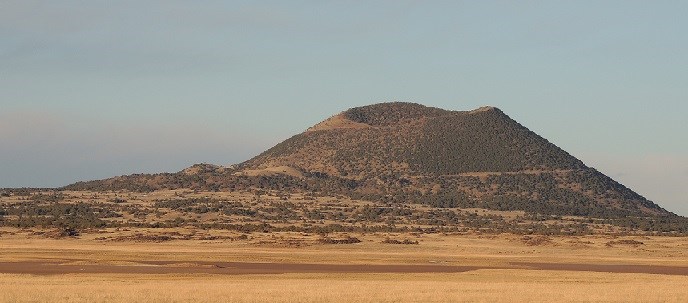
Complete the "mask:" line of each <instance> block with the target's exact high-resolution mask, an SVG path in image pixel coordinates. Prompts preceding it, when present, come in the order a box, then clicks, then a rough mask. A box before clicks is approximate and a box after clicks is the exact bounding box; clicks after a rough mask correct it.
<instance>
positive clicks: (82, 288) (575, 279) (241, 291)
mask: <svg viewBox="0 0 688 303" xmlns="http://www.w3.org/2000/svg"><path fill="white" fill-rule="evenodd" d="M686 282H688V279H686V277H683V276H681V277H679V276H663V275H648V274H612V273H590V272H564V271H532V270H520V269H516V270H477V271H473V272H468V273H460V274H336V275H335V274H286V275H247V276H131V275H106V276H80V275H68V276H30V275H0V286H2V289H3V291H2V292H1V293H0V300H2V301H3V302H457V301H473V302H534V301H539V302H561V301H578V302H581V301H599V302H660V301H661V302H686V300H688V293H686V290H685V285H686Z"/></svg>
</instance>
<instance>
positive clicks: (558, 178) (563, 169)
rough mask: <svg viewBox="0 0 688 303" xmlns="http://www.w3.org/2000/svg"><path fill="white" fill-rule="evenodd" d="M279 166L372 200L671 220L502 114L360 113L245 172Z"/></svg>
mask: <svg viewBox="0 0 688 303" xmlns="http://www.w3.org/2000/svg"><path fill="white" fill-rule="evenodd" d="M271 167H290V168H291V169H293V170H297V171H300V172H302V173H303V174H305V175H311V176H318V177H320V178H337V179H345V180H350V181H352V182H355V184H356V188H355V189H354V190H353V192H354V193H357V194H359V195H364V196H367V197H369V198H371V199H390V200H394V201H397V202H405V201H409V200H410V201H414V202H419V203H426V204H431V205H435V206H442V207H483V208H488V209H499V210H526V211H532V212H538V213H547V214H560V215H580V216H592V215H594V216H597V217H618V216H626V215H631V214H633V215H644V214H650V215H654V214H667V213H668V212H666V211H665V210H663V209H662V208H660V207H659V206H657V205H656V204H654V203H652V202H650V201H648V200H647V199H645V198H643V197H642V196H640V195H638V194H636V193H634V192H633V191H631V190H630V189H628V188H626V187H624V186H622V185H621V184H619V183H617V182H615V181H614V180H612V179H610V178H609V177H607V176H605V175H603V174H601V173H599V172H597V171H596V170H594V169H592V168H589V167H587V166H586V165H585V164H583V163H582V162H581V161H580V160H578V159H576V158H575V157H573V156H571V155H570V154H568V153H567V152H565V151H564V150H562V149H560V148H558V147H557V146H555V145H554V144H552V143H550V142H549V141H547V140H546V139H544V138H542V137H540V136H538V135H537V134H535V133H533V132H532V131H530V130H528V129H527V128H526V127H524V126H522V125H520V124H519V123H517V122H516V121H514V120H512V119H511V118H510V117H509V116H507V115H506V114H505V113H503V112H502V111H501V110H499V109H497V108H494V107H483V108H480V109H476V110H472V111H447V110H442V109H438V108H431V107H426V106H423V105H419V104H413V103H382V104H375V105H370V106H364V107H358V108H352V109H349V110H347V111H345V112H342V113H340V114H338V115H335V116H334V117H332V118H330V119H327V120H325V121H324V122H322V123H320V124H318V125H315V126H314V127H312V128H311V129H309V130H308V131H306V132H304V133H301V134H298V135H296V136H293V137H291V138H289V139H288V140H286V141H284V142H282V143H280V144H277V145H276V146H275V147H273V148H271V149H269V150H267V151H265V152H264V153H262V154H260V155H258V156H257V157H255V158H253V159H251V160H249V161H246V162H244V163H242V164H241V165H240V166H239V169H241V170H252V171H257V170H261V169H262V170H269V169H270V168H271Z"/></svg>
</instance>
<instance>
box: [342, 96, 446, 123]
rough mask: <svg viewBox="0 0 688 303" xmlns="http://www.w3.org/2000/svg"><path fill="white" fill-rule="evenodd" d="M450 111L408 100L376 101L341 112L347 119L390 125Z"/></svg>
mask: <svg viewBox="0 0 688 303" xmlns="http://www.w3.org/2000/svg"><path fill="white" fill-rule="evenodd" d="M448 113H450V111H447V110H444V109H440V108H436V107H429V106H425V105H422V104H417V103H409V102H388V103H378V104H372V105H367V106H361V107H354V108H350V109H349V110H347V111H345V112H343V113H342V114H343V115H344V117H345V118H346V119H348V120H351V121H353V122H357V123H363V124H368V125H371V126H391V125H395V124H399V123H403V122H408V121H411V120H416V119H419V118H423V117H436V116H441V115H444V114H448Z"/></svg>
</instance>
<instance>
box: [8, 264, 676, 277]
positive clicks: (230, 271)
mask: <svg viewBox="0 0 688 303" xmlns="http://www.w3.org/2000/svg"><path fill="white" fill-rule="evenodd" d="M73 263H74V262H58V261H24V262H0V273H8V274H32V275H59V274H79V273H82V274H224V275H246V274H284V273H460V272H467V271H472V270H478V269H508V268H521V269H532V270H564V271H588V272H611V273H644V274H662V275H681V276H688V267H676V266H659V265H603V264H566V263H563V264H562V263H525V262H519V263H511V265H513V267H485V266H453V265H409V264H403V265H402V264H397V265H365V264H301V263H247V262H184V263H182V262H168V261H147V262H140V263H136V264H126V265H116V264H73Z"/></svg>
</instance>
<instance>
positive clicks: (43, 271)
mask: <svg viewBox="0 0 688 303" xmlns="http://www.w3.org/2000/svg"><path fill="white" fill-rule="evenodd" d="M72 194H73V195H75V193H72ZM82 194H83V193H79V195H82ZM170 194H172V193H171V192H159V193H152V194H150V195H146V197H145V198H143V197H141V198H140V199H142V202H140V203H145V199H155V198H156V197H157V196H156V195H158V196H160V195H162V196H164V195H170ZM203 194H209V195H210V194H211V193H199V194H198V195H203ZM68 195H69V193H68ZM8 199H9V198H8ZM99 199H103V201H105V200H107V199H111V197H108V196H107V195H102V194H101V196H99ZM275 199H277V198H276V197H275ZM94 203H95V202H94ZM128 203H130V202H128ZM151 216H153V215H152V214H151ZM162 216H163V217H164V216H165V214H163V215H162ZM58 232H59V230H55V229H51V228H48V229H43V228H16V227H3V228H2V229H0V249H1V251H2V253H1V254H0V287H1V288H2V289H3V291H2V292H0V301H3V302H48V301H50V302H131V301H146V302H322V301H332V302H398V301H405V302H456V301H481V302H495V301H502V302H514V301H531V302H532V301H542V302H545V301H603V302H647V301H668V302H685V301H686V300H688V292H686V291H685V288H684V287H685V285H688V239H687V238H685V237H669V236H642V235H619V234H616V235H615V234H609V235H581V236H544V235H522V234H510V233H494V232H492V233H481V232H476V231H466V232H451V233H445V232H436V233H418V232H405V233H404V232H365V233H358V232H331V233H327V234H317V233H305V232H286V231H282V232H261V231H255V232H239V231H232V230H218V229H200V228H196V227H193V226H186V227H157V228H143V227H141V228H109V227H106V228H91V229H86V230H84V231H82V232H81V233H80V234H78V235H71V236H70V235H63V234H59V233H58ZM350 239H355V241H351V240H350Z"/></svg>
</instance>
